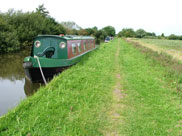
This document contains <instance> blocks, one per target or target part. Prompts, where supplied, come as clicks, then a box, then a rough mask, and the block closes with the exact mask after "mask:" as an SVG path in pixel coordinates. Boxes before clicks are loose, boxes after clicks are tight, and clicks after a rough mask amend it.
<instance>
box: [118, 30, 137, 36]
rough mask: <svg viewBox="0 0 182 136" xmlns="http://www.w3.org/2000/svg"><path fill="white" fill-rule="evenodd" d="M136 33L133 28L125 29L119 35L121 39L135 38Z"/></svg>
mask: <svg viewBox="0 0 182 136" xmlns="http://www.w3.org/2000/svg"><path fill="white" fill-rule="evenodd" d="M135 35H136V34H135V31H134V30H133V29H132V28H123V29H122V31H120V32H119V33H118V36H119V37H135Z"/></svg>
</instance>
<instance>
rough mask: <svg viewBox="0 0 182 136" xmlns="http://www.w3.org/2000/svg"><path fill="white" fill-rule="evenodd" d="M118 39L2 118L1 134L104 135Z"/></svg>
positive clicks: (2, 135) (90, 55) (110, 99)
mask: <svg viewBox="0 0 182 136" xmlns="http://www.w3.org/2000/svg"><path fill="white" fill-rule="evenodd" d="M116 42H117V41H113V42H112V43H109V44H102V45H101V47H100V48H99V49H97V50H95V51H94V52H91V53H90V54H88V55H86V56H85V57H84V58H83V60H82V61H81V62H80V63H78V64H77V65H75V66H73V67H71V68H70V69H68V70H66V71H64V72H63V73H62V74H61V75H59V76H58V77H56V78H54V79H53V80H52V81H51V82H50V83H49V84H48V85H47V86H46V87H42V88H40V89H39V91H38V92H37V93H36V94H35V95H34V96H32V97H29V98H27V99H26V100H24V101H22V102H21V103H20V105H19V106H18V107H17V108H15V109H14V110H12V111H10V112H9V113H8V114H7V115H6V116H4V117H3V118H1V119H0V136H5V135H8V136H9V135H13V136H21V135H22V136H24V135H29V136H30V135H31V136H34V135H35V136H60V135H93V136H94V135H102V133H103V131H104V128H105V126H107V115H106V111H107V110H108V107H109V105H110V103H111V102H112V95H111V94H112V92H111V90H112V88H113V85H114V82H115V78H114V76H115V75H114V72H115V68H114V65H113V64H114V62H113V59H114V57H115V55H114V54H115V52H116V47H115V46H113V45H114V44H115V43H116Z"/></svg>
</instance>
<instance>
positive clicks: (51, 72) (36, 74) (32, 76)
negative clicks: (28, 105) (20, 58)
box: [24, 67, 68, 82]
mask: <svg viewBox="0 0 182 136" xmlns="http://www.w3.org/2000/svg"><path fill="white" fill-rule="evenodd" d="M67 68H68V67H57V68H42V71H43V74H44V77H45V78H46V80H47V81H49V80H51V79H52V78H53V77H54V76H55V75H58V74H59V73H61V72H62V71H64V70H65V69H67ZM24 71H25V76H26V78H27V79H28V80H30V81H31V82H43V78H42V75H41V72H40V69H39V68H25V69H24Z"/></svg>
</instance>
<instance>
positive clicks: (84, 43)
mask: <svg viewBox="0 0 182 136" xmlns="http://www.w3.org/2000/svg"><path fill="white" fill-rule="evenodd" d="M83 47H84V51H85V50H87V48H86V42H85V41H84V42H83Z"/></svg>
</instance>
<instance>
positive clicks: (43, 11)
mask: <svg viewBox="0 0 182 136" xmlns="http://www.w3.org/2000/svg"><path fill="white" fill-rule="evenodd" d="M36 12H37V13H39V14H41V15H42V16H44V17H47V16H49V11H47V10H46V8H45V7H44V4H42V5H39V7H38V8H36Z"/></svg>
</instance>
